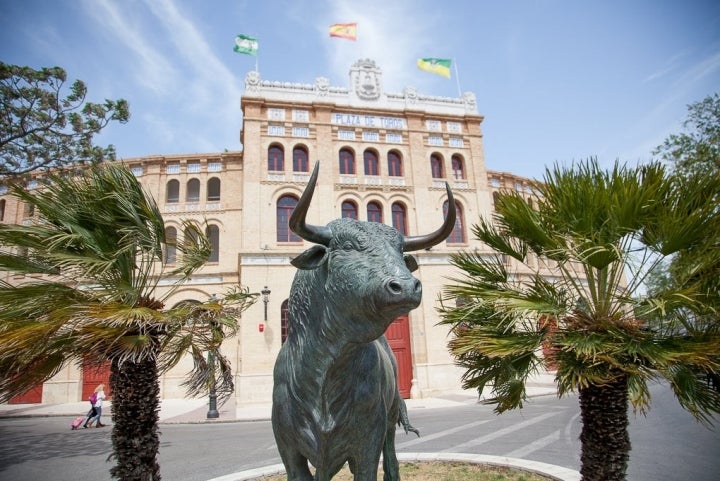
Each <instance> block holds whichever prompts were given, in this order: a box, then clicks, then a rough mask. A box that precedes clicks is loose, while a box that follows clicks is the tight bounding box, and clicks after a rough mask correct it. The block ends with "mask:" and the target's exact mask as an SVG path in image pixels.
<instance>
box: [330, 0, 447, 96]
mask: <svg viewBox="0 0 720 481" xmlns="http://www.w3.org/2000/svg"><path fill="white" fill-rule="evenodd" d="M328 7H329V10H328V11H327V14H326V15H325V16H324V17H322V18H321V19H319V20H318V31H319V33H320V34H321V35H323V36H325V37H328V27H329V26H330V25H331V24H333V23H347V22H357V23H358V39H357V42H356V43H355V42H352V41H348V40H344V39H332V40H331V41H327V42H324V43H323V44H324V45H326V55H327V56H328V58H329V61H330V64H331V69H332V71H333V74H334V75H335V76H336V77H338V78H346V77H347V74H348V70H349V67H350V64H351V63H354V61H355V60H357V59H359V58H370V59H372V60H375V62H376V63H377V65H378V67H380V68H381V69H382V72H383V83H384V85H385V89H386V90H388V91H393V92H398V91H401V90H402V89H403V88H404V87H406V86H408V85H415V86H417V85H418V84H425V83H429V82H430V81H431V80H430V79H429V78H427V80H425V79H424V78H423V75H430V74H427V73H424V72H420V74H419V71H418V69H417V67H416V65H415V62H416V60H417V58H418V57H451V56H452V52H451V51H450V49H451V48H452V47H451V45H450V44H449V43H448V44H443V45H437V44H434V40H433V30H435V31H437V28H438V26H439V25H443V24H444V23H443V21H442V19H440V18H438V16H437V15H434V16H433V17H431V16H430V15H428V14H427V13H426V12H427V10H426V9H424V8H422V6H421V5H420V4H419V3H418V2H417V1H411V0H400V1H394V2H388V1H383V0H368V1H364V2H362V3H360V2H353V1H352V0H341V1H332V2H328ZM435 13H437V12H435ZM438 37H439V38H443V37H444V36H443V35H440V36H436V37H434V38H435V39H437V38H438ZM349 59H352V60H349Z"/></svg>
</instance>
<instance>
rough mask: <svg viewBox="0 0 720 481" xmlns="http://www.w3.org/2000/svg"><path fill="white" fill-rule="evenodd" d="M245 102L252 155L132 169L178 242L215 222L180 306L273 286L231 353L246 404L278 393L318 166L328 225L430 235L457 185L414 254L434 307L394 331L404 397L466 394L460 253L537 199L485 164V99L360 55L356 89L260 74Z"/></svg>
mask: <svg viewBox="0 0 720 481" xmlns="http://www.w3.org/2000/svg"><path fill="white" fill-rule="evenodd" d="M241 108H242V113H243V126H242V129H241V132H240V142H241V144H242V150H241V151H237V152H224V153H209V154H191V155H168V156H151V157H143V158H134V159H125V160H124V161H123V162H125V163H126V164H127V165H128V166H129V167H130V168H131V169H132V171H133V172H134V173H135V175H136V176H137V178H138V179H139V180H140V181H141V183H142V184H143V186H144V187H145V188H146V190H147V191H148V192H149V193H150V194H151V195H153V196H154V197H155V199H156V200H157V203H158V205H159V206H160V208H161V210H162V212H163V215H164V218H165V221H166V226H167V232H166V233H167V235H168V236H169V237H171V238H172V237H174V236H182V235H183V233H182V232H181V225H182V224H181V223H182V220H183V219H195V220H198V221H201V222H206V225H207V233H208V235H209V237H210V240H211V243H212V245H213V255H212V258H211V259H210V262H209V263H208V264H207V265H206V266H205V267H204V268H203V269H202V270H201V271H200V272H198V273H197V275H195V276H193V278H192V279H191V280H190V282H189V283H187V284H186V285H185V286H184V287H183V288H182V289H180V290H179V291H177V292H176V293H175V294H174V295H173V298H171V299H170V300H169V304H170V305H174V304H176V303H179V302H181V301H186V300H204V299H207V298H208V297H210V296H211V295H213V294H221V293H222V292H224V291H225V290H227V288H229V287H231V286H236V285H238V284H239V285H241V286H245V287H248V288H249V289H250V290H251V292H258V293H259V292H261V291H264V292H265V295H264V296H261V297H260V299H259V300H258V302H257V303H256V304H255V305H253V306H252V307H251V308H250V309H248V310H247V311H245V312H244V313H243V315H242V319H241V320H240V325H241V328H240V330H239V332H238V335H237V336H236V337H234V338H231V339H228V340H227V341H226V343H225V344H224V347H223V349H224V350H225V353H226V355H227V356H228V358H229V359H230V360H231V361H232V364H233V368H234V370H235V387H236V390H235V396H236V402H237V403H238V404H240V405H242V404H253V403H264V402H269V401H270V399H271V392H272V384H273V381H272V369H273V365H274V361H275V358H276V356H277V353H278V351H279V349H280V347H281V345H282V342H283V341H284V338H285V336H286V333H287V298H288V295H289V292H290V285H291V283H292V279H293V276H294V273H295V268H294V267H292V266H291V264H290V259H292V258H293V257H295V256H297V255H298V254H300V253H301V252H303V251H304V250H305V249H307V248H308V247H309V244H308V243H307V242H305V241H303V240H301V239H300V238H299V237H297V236H296V235H295V234H293V233H292V232H291V231H290V230H289V229H288V219H289V216H290V214H291V212H292V210H293V208H294V207H295V205H296V204H297V201H298V199H299V198H300V195H301V193H302V191H303V189H304V188H305V186H306V185H307V182H308V180H309V177H310V172H311V171H312V169H313V167H314V165H315V163H316V162H319V163H320V167H319V169H320V171H319V178H318V183H317V187H316V191H315V195H314V198H313V203H312V205H311V206H310V210H309V212H308V216H307V220H308V222H309V223H312V224H316V225H324V224H326V223H327V222H328V221H330V220H332V219H335V218H338V217H354V218H356V219H359V220H369V221H377V222H384V223H386V224H389V225H392V226H394V227H395V228H397V229H398V230H399V231H401V232H402V233H404V234H408V235H417V234H423V233H429V232H431V231H434V230H435V229H437V228H438V227H439V226H440V225H441V224H442V221H443V218H444V217H443V216H444V212H445V209H447V194H446V190H445V183H446V182H447V183H448V184H449V185H450V187H451V188H452V191H453V194H454V196H455V200H456V205H457V212H458V219H457V222H456V225H455V229H454V231H453V232H452V234H451V235H450V237H449V238H448V239H447V240H446V241H444V242H442V243H440V244H439V245H437V246H435V247H433V248H432V249H430V250H425V251H421V252H416V253H415V254H414V255H415V257H416V259H417V262H418V266H419V268H418V270H417V271H416V272H415V273H414V274H415V275H416V276H417V277H418V279H420V280H421V281H422V284H423V300H422V303H421V305H420V306H419V307H418V308H417V309H415V310H413V311H411V312H410V313H409V315H408V316H407V317H404V318H400V319H398V320H397V321H395V322H394V323H393V325H392V326H391V327H390V329H389V330H388V333H387V336H388V339H389V341H390V344H391V347H393V351H394V352H395V354H396V357H397V359H398V364H399V370H400V390H401V393H402V394H403V396H405V397H427V396H430V395H434V394H437V393H440V392H443V391H449V390H456V389H458V388H459V387H460V376H461V371H460V370H459V368H457V367H456V366H454V364H453V360H452V358H451V356H450V355H449V353H448V350H447V341H448V340H449V337H448V336H449V332H448V328H447V327H446V326H438V322H439V321H440V318H439V315H438V313H437V307H438V306H439V296H440V294H441V291H442V287H443V285H444V284H446V283H447V282H448V279H449V278H450V277H452V276H453V275H454V274H455V272H454V270H453V268H452V266H450V264H449V255H450V254H451V253H452V252H456V251H458V250H474V251H475V252H481V253H483V252H486V251H487V248H486V247H485V246H483V245H482V244H481V243H479V242H477V241H476V240H474V239H473V238H472V233H471V227H472V225H473V224H474V223H476V222H477V220H478V219H479V218H480V217H485V218H489V217H490V216H491V215H492V212H493V193H494V192H497V191H499V190H501V189H514V190H518V191H520V192H523V193H524V195H526V196H527V197H528V199H530V198H531V197H532V191H531V190H530V188H529V186H528V180H527V179H524V178H522V177H520V176H516V175H513V174H507V173H499V172H488V171H487V170H486V167H485V158H484V153H483V134H482V128H481V127H482V122H483V117H482V116H481V115H480V114H479V113H478V109H477V104H476V99H475V96H474V95H473V94H472V93H465V94H464V95H463V96H462V97H460V98H446V97H432V96H427V95H423V94H420V93H418V92H417V91H416V90H415V89H414V88H412V87H407V88H405V89H404V90H403V91H402V92H400V93H393V92H386V91H385V90H384V88H383V81H382V70H381V69H380V68H379V67H378V66H377V65H376V64H375V62H373V61H372V60H369V59H361V60H359V61H357V62H356V63H354V64H353V65H352V67H351V68H350V75H349V86H348V87H333V86H330V85H329V82H328V80H327V79H325V78H322V77H320V78H317V79H316V80H315V82H314V83H313V84H296V83H288V82H279V81H268V80H263V79H262V78H261V77H260V74H259V73H258V72H255V71H252V72H249V73H248V74H247V75H246V77H245V92H244V94H243V96H242V98H241ZM0 207H1V208H2V214H3V218H2V221H3V222H16V223H22V222H32V216H33V213H32V212H30V211H28V209H27V208H26V207H25V206H23V205H19V204H18V203H17V202H15V201H14V200H13V199H12V198H10V197H8V196H5V195H3V196H0ZM487 253H488V254H491V252H489V251H487ZM174 255H175V253H174V252H172V251H170V252H167V253H166V259H165V261H166V262H167V263H169V264H172V263H173V262H174V260H175V257H174ZM511 267H512V266H511ZM519 269H521V266H518V267H517V270H519ZM518 274H520V275H521V274H522V272H521V271H519V272H518ZM12 281H14V282H19V281H21V279H13V280H12ZM190 369H192V363H191V361H190V360H188V361H187V362H186V363H181V365H179V366H178V367H176V368H174V369H173V370H172V371H171V372H169V373H167V374H165V375H164V376H163V378H162V384H161V395H162V396H163V397H164V398H177V397H182V396H183V393H184V392H183V389H182V387H181V386H180V384H181V382H182V381H183V379H184V376H185V373H186V372H187V371H188V370H190ZM96 377H97V376H95V377H93V376H92V375H91V373H90V372H89V370H84V369H82V368H80V369H79V368H76V367H75V366H69V367H67V368H66V369H64V370H63V371H62V372H60V373H59V374H58V375H57V376H55V377H54V378H53V379H52V380H50V381H48V382H46V383H45V384H44V385H43V386H40V387H38V389H39V391H40V394H39V395H38V394H37V393H35V395H34V396H35V397H34V400H35V402H46V403H52V402H72V401H77V400H80V399H85V398H86V396H84V392H85V391H86V390H87V389H89V388H90V387H94V384H92V383H94V382H96ZM25 400H26V401H27V399H25Z"/></svg>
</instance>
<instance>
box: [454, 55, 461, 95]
mask: <svg viewBox="0 0 720 481" xmlns="http://www.w3.org/2000/svg"><path fill="white" fill-rule="evenodd" d="M453 65H455V80H456V81H457V88H458V97H462V90H460V74H458V68H457V61H456V60H455V59H453Z"/></svg>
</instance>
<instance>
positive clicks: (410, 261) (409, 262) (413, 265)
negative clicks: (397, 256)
mask: <svg viewBox="0 0 720 481" xmlns="http://www.w3.org/2000/svg"><path fill="white" fill-rule="evenodd" d="M403 259H405V265H406V266H407V268H408V269H409V270H410V272H415V271H416V270H417V268H418V265H417V261H416V260H415V258H414V257H413V256H411V255H410V254H405V255H404V256H403Z"/></svg>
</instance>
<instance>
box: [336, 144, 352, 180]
mask: <svg viewBox="0 0 720 481" xmlns="http://www.w3.org/2000/svg"><path fill="white" fill-rule="evenodd" d="M339 159H340V173H341V174H344V175H355V154H354V153H353V151H352V150H350V149H340V155H339Z"/></svg>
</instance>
